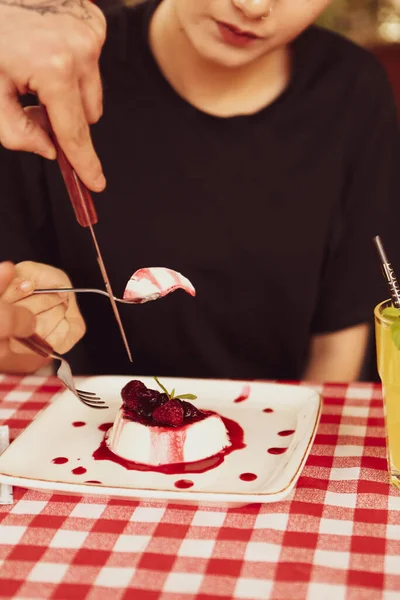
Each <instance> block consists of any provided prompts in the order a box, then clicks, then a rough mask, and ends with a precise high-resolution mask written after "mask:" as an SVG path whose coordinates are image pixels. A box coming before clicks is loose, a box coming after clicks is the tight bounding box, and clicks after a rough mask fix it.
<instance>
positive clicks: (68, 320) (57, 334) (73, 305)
mask: <svg viewBox="0 0 400 600" xmlns="http://www.w3.org/2000/svg"><path fill="white" fill-rule="evenodd" d="M57 287H60V288H62V287H72V284H71V281H70V279H69V278H68V276H67V275H66V274H65V273H64V272H63V271H61V270H60V269H56V268H55V267H51V266H49V265H45V264H41V263H36V262H29V261H27V262H22V263H19V264H17V265H16V267H15V278H14V279H13V280H12V282H11V283H10V284H9V285H8V287H7V289H6V291H5V292H4V294H3V300H4V301H6V302H8V303H10V304H11V305H12V306H13V307H14V308H15V309H21V310H22V309H28V310H29V311H30V312H31V313H33V315H35V317H36V327H35V332H36V333H37V334H38V335H40V336H41V337H42V338H44V339H45V340H46V341H47V342H48V343H49V344H50V345H51V346H52V347H53V348H54V350H55V351H56V352H59V353H60V354H63V353H65V352H68V350H70V349H71V348H72V347H73V346H74V345H75V344H76V343H77V342H78V341H79V340H80V339H81V338H82V337H83V335H84V333H85V331H86V327H85V322H84V320H83V318H82V315H81V313H80V311H79V308H78V305H77V302H76V299H75V295H74V294H72V293H66V292H64V293H63V292H60V293H51V294H33V291H34V290H35V289H37V288H57ZM10 349H11V351H12V352H14V353H24V354H26V352H27V350H26V348H25V346H22V344H19V343H18V342H15V341H12V343H11V344H10Z"/></svg>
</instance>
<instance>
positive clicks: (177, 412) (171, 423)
mask: <svg viewBox="0 0 400 600" xmlns="http://www.w3.org/2000/svg"><path fill="white" fill-rule="evenodd" d="M153 420H154V421H155V422H156V424H157V425H166V426H167V427H179V425H182V423H183V408H182V406H181V404H180V402H179V400H168V402H166V403H165V404H162V405H161V406H158V407H157V408H156V409H155V410H154V411H153Z"/></svg>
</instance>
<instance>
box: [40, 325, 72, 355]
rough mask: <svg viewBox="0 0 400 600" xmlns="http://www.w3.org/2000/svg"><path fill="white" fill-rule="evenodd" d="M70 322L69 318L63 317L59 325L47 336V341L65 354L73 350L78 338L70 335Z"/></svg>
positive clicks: (57, 350)
mask: <svg viewBox="0 0 400 600" xmlns="http://www.w3.org/2000/svg"><path fill="white" fill-rule="evenodd" d="M70 329H71V326H70V323H69V321H68V320H67V319H63V320H62V321H61V322H60V323H59V324H58V326H57V327H56V328H55V329H54V330H53V331H52V332H51V334H50V335H49V336H48V337H47V339H46V341H47V342H48V343H49V344H50V345H51V346H52V348H54V349H55V350H56V352H59V353H60V354H64V353H65V352H68V350H71V348H72V347H73V346H74V345H75V342H76V341H77V340H75V339H73V338H72V337H71V336H70Z"/></svg>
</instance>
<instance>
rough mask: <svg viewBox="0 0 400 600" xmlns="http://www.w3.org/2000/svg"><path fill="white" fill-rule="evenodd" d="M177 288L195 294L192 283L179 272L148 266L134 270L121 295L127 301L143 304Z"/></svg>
mask: <svg viewBox="0 0 400 600" xmlns="http://www.w3.org/2000/svg"><path fill="white" fill-rule="evenodd" d="M177 289H182V290H184V291H185V292H187V293H188V294H190V295H191V296H195V295H196V290H195V289H194V287H193V285H192V283H191V282H190V281H189V279H187V278H186V277H184V276H183V275H182V274H181V273H178V272H177V271H173V270H172V269H167V268H166V267H150V268H147V269H139V270H138V271H135V273H134V274H133V275H132V277H131V278H130V280H129V281H128V283H127V285H126V288H125V291H124V296H123V297H124V300H128V301H129V302H133V303H137V304H143V303H144V302H149V301H151V300H157V299H158V298H162V297H163V296H166V295H167V294H170V293H171V292H174V291H175V290H177Z"/></svg>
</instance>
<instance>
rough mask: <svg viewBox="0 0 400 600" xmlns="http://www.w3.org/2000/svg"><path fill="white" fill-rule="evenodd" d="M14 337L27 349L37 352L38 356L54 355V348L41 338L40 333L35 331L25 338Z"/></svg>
mask: <svg viewBox="0 0 400 600" xmlns="http://www.w3.org/2000/svg"><path fill="white" fill-rule="evenodd" d="M14 339H16V340H18V341H19V342H20V343H21V344H23V345H24V346H26V347H27V348H29V350H32V351H33V352H36V354H39V355H40V356H45V357H49V356H54V349H53V348H52V347H51V346H50V344H48V343H47V342H46V341H45V340H44V339H43V338H41V337H40V335H37V333H34V334H33V335H31V336H29V337H26V338H14Z"/></svg>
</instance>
